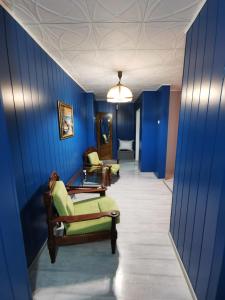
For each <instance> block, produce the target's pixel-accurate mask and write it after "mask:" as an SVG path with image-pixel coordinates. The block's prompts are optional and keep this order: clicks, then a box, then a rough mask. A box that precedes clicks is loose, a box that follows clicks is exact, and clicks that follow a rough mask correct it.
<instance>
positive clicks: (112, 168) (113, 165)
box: [111, 164, 120, 175]
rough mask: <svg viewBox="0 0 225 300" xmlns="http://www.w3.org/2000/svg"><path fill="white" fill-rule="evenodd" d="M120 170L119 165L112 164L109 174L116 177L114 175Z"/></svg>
mask: <svg viewBox="0 0 225 300" xmlns="http://www.w3.org/2000/svg"><path fill="white" fill-rule="evenodd" d="M119 170H120V165H119V164H112V165H111V172H112V174H114V175H116V173H117V172H118V171H119Z"/></svg>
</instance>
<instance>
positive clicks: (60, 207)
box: [52, 181, 119, 235]
mask: <svg viewBox="0 0 225 300" xmlns="http://www.w3.org/2000/svg"><path fill="white" fill-rule="evenodd" d="M52 196H53V201H54V205H55V207H56V210H57V212H58V214H59V215H60V216H78V215H84V214H93V213H99V212H104V211H111V210H118V206H117V205H116V203H115V201H114V200H113V199H111V198H110V197H107V196H104V197H96V198H92V199H88V200H83V201H78V202H73V201H72V200H71V198H70V196H69V195H68V193H67V190H66V188H65V185H64V183H63V182H62V181H56V184H55V186H54V189H53V192H52ZM111 222H112V219H111V218H110V217H103V218H100V219H96V220H88V221H81V222H74V223H71V224H66V226H65V229H66V235H76V234H77V235H78V234H85V233H93V232H99V231H106V230H110V228H111ZM117 223H119V218H118V219H117Z"/></svg>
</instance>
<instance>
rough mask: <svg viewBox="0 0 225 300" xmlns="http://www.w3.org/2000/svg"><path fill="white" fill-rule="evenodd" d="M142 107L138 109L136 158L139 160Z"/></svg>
mask: <svg viewBox="0 0 225 300" xmlns="http://www.w3.org/2000/svg"><path fill="white" fill-rule="evenodd" d="M140 117H141V115H140V108H139V109H137V110H136V139H135V160H136V161H139V149H140Z"/></svg>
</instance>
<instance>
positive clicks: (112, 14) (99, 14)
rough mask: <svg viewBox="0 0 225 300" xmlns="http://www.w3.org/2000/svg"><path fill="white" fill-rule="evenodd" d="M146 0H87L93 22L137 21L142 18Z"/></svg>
mask: <svg viewBox="0 0 225 300" xmlns="http://www.w3.org/2000/svg"><path fill="white" fill-rule="evenodd" d="M147 3H148V0H123V1H121V0H113V1H112V0H88V1H87V6H88V9H89V14H90V17H91V20H92V21H94V22H131V21H133V22H135V21H136V22H138V21H142V20H143V18H144V12H145V9H146V7H147Z"/></svg>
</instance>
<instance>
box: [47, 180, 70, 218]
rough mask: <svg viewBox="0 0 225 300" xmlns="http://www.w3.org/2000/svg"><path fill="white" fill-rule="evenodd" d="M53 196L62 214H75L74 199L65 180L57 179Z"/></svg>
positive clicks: (57, 208)
mask: <svg viewBox="0 0 225 300" xmlns="http://www.w3.org/2000/svg"><path fill="white" fill-rule="evenodd" d="M52 197H53V201H54V205H55V207H56V210H57V212H58V214H59V215H60V216H71V215H73V214H74V206H73V201H72V200H71V198H70V196H69V195H68V193H67V190H66V187H65V185H64V183H63V181H56V183H55V186H54V189H53V191H52Z"/></svg>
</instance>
